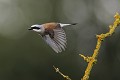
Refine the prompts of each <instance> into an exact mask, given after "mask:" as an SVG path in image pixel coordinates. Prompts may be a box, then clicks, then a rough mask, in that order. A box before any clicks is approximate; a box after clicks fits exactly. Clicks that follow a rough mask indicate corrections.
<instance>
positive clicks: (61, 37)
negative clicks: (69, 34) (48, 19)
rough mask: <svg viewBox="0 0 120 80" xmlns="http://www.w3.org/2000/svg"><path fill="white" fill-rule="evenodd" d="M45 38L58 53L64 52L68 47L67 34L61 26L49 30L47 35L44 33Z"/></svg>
mask: <svg viewBox="0 0 120 80" xmlns="http://www.w3.org/2000/svg"><path fill="white" fill-rule="evenodd" d="M43 39H44V40H45V41H46V42H47V44H48V45H49V46H50V47H51V48H52V49H53V50H54V51H55V52H56V53H59V52H62V50H65V48H66V44H67V39H66V34H65V32H64V30H63V29H62V28H61V27H60V26H59V27H57V28H55V29H53V31H52V32H51V31H50V32H48V34H47V35H44V36H43Z"/></svg>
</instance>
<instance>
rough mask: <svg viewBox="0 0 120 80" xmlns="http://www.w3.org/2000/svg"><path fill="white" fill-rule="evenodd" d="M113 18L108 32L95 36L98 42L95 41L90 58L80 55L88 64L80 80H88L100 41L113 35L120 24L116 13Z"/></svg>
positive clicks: (119, 16)
mask: <svg viewBox="0 0 120 80" xmlns="http://www.w3.org/2000/svg"><path fill="white" fill-rule="evenodd" d="M114 18H115V21H114V23H113V25H110V26H109V31H108V32H107V33H105V34H100V35H96V37H97V39H98V40H97V44H96V48H95V50H94V53H93V55H92V57H85V56H84V55H82V54H80V56H81V57H82V58H83V59H84V60H85V61H87V62H88V66H87V68H86V70H85V74H84V76H83V78H82V79H81V80H88V79H89V75H90V71H91V69H92V67H93V64H94V63H95V62H96V61H97V59H96V58H97V56H98V53H99V50H100V47H101V43H102V41H103V40H104V39H105V38H107V37H109V36H111V35H112V34H113V33H114V31H115V29H116V28H117V27H118V25H119V24H120V15H119V14H118V13H116V14H115V16H114Z"/></svg>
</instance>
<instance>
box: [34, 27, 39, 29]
mask: <svg viewBox="0 0 120 80" xmlns="http://www.w3.org/2000/svg"><path fill="white" fill-rule="evenodd" d="M32 29H40V28H39V27H32Z"/></svg>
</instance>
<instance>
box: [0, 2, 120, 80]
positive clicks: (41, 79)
mask: <svg viewBox="0 0 120 80" xmlns="http://www.w3.org/2000/svg"><path fill="white" fill-rule="evenodd" d="M116 12H120V2H119V1H118V0H0V80H64V79H63V78H62V77H61V76H60V75H59V74H58V73H56V72H55V70H54V69H53V65H55V66H56V67H59V69H60V70H61V71H62V72H63V73H64V74H67V75H68V76H70V77H71V78H72V80H80V79H81V78H82V76H83V74H84V71H85V69H86V66H87V63H86V62H85V61H84V60H83V59H82V58H81V57H80V56H79V54H80V53H83V54H84V55H88V56H90V55H92V53H93V50H94V48H95V45H96V37H95V35H96V34H101V33H105V32H107V31H108V30H109V29H108V26H109V25H110V24H112V23H113V21H114V18H113V16H114V14H115V13H116ZM53 21H55V22H61V23H73V22H75V23H78V25H76V26H69V27H65V28H64V30H65V32H66V34H67V40H68V45H67V49H66V51H64V52H62V53H60V54H56V53H55V52H54V51H53V50H52V49H51V48H50V47H49V46H48V45H47V44H46V43H45V42H44V41H43V40H42V38H41V37H40V36H39V35H37V34H36V33H34V32H31V31H28V30H27V29H28V28H29V27H30V26H31V25H33V24H42V23H46V22H53ZM90 80H120V27H118V28H117V30H116V31H115V34H114V35H113V36H111V37H109V38H107V39H105V41H104V42H103V44H102V47H101V49H100V54H99V56H98V62H97V64H96V65H95V66H94V67H93V69H92V72H91V75H90Z"/></svg>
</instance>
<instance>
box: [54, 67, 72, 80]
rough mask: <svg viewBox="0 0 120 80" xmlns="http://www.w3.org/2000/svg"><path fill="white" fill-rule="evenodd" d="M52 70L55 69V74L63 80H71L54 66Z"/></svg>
mask: <svg viewBox="0 0 120 80" xmlns="http://www.w3.org/2000/svg"><path fill="white" fill-rule="evenodd" d="M53 68H54V69H55V71H56V72H57V73H59V74H60V75H61V76H62V77H63V78H65V80H71V79H70V78H69V76H66V75H64V74H63V73H62V72H60V70H59V68H56V67H55V66H53Z"/></svg>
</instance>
